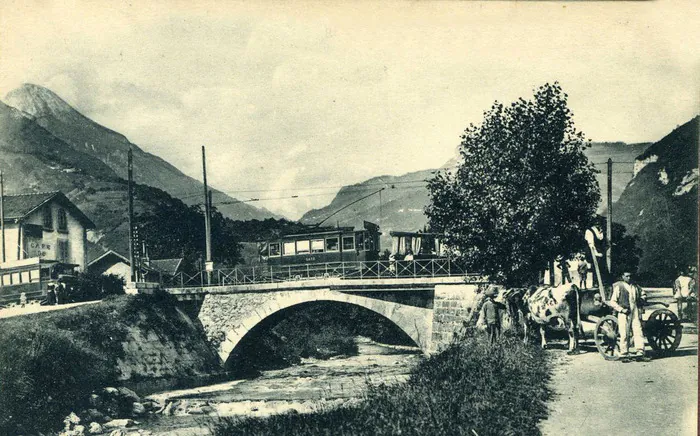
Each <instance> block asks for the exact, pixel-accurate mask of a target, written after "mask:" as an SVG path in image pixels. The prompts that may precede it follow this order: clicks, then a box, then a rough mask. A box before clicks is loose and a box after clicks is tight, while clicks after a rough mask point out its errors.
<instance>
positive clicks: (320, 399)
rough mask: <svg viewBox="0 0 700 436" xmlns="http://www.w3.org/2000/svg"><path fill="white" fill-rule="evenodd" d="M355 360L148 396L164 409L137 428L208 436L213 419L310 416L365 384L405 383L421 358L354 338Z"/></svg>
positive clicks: (354, 397)
mask: <svg viewBox="0 0 700 436" xmlns="http://www.w3.org/2000/svg"><path fill="white" fill-rule="evenodd" d="M357 344H358V348H359V354H358V355H357V356H339V357H336V358H332V359H329V360H316V359H307V360H304V361H302V363H301V364H300V365H297V366H293V367H289V368H285V369H279V370H270V371H264V372H263V373H262V375H261V376H260V377H257V378H254V379H245V380H235V381H229V382H225V383H218V384H213V385H208V386H201V387H198V388H192V389H185V390H178V391H168V392H162V393H158V394H153V395H151V396H149V398H153V399H156V400H157V401H158V402H159V403H160V404H162V405H164V406H165V408H164V409H163V410H162V411H161V412H160V413H158V414H156V415H152V416H151V417H149V419H148V420H146V421H145V422H142V424H141V425H139V428H140V429H145V430H150V431H152V432H153V433H154V434H156V435H169V436H184V435H207V434H210V430H209V426H210V425H211V423H212V422H213V420H215V419H216V417H217V416H270V415H273V414H278V413H285V412H291V411H296V412H299V413H309V412H313V411H317V410H324V409H327V408H333V407H338V406H341V405H344V404H348V403H350V402H353V401H359V399H360V398H361V397H362V396H363V395H364V393H365V391H366V389H367V387H368V385H369V384H371V385H379V384H387V385H392V384H396V383H401V382H404V381H406V380H407V379H408V374H409V373H410V371H411V369H412V368H413V367H414V366H415V365H416V364H417V363H418V362H419V361H420V360H421V359H422V355H421V354H420V350H418V349H417V348H413V347H400V346H390V345H383V344H377V343H374V342H372V341H370V340H369V339H367V338H357Z"/></svg>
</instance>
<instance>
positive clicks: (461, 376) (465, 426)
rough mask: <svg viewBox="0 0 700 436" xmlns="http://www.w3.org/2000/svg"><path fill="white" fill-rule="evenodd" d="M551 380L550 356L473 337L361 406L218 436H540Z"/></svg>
mask: <svg viewBox="0 0 700 436" xmlns="http://www.w3.org/2000/svg"><path fill="white" fill-rule="evenodd" d="M548 379H549V366H548V364H547V361H546V356H545V354H544V353H543V352H542V351H541V350H539V349H538V348H535V347H532V346H529V345H524V344H523V343H522V342H521V341H520V340H518V339H517V338H515V337H504V338H502V339H501V341H500V342H499V343H497V344H495V345H493V346H490V345H489V344H488V343H487V342H486V341H485V340H484V338H483V337H482V335H477V336H474V335H473V334H469V335H468V336H466V337H465V338H463V339H462V340H461V341H459V342H456V343H454V344H453V345H451V346H450V347H448V348H447V349H446V350H445V351H443V352H442V353H440V354H438V355H435V356H433V357H431V358H429V359H427V360H426V361H424V362H423V363H422V364H421V365H419V366H418V367H417V368H416V369H415V370H414V371H413V373H412V375H411V377H410V379H409V381H408V382H407V383H406V384H403V385H399V386H394V387H386V386H380V387H377V388H370V390H369V393H368V396H367V398H366V399H365V400H364V401H363V402H362V403H361V404H359V405H357V406H353V407H345V408H340V409H336V410H331V411H325V412H320V413H316V414H311V415H298V414H287V415H279V416H273V417H271V418H267V419H260V418H244V419H237V418H227V419H222V420H221V421H219V422H218V423H217V424H216V425H215V426H214V434H215V435H216V436H225V435H269V434H285V435H317V434H318V435H322V434H323V435H325V434H329V432H330V433H332V434H334V435H396V434H403V435H433V434H435V435H439V434H445V435H447V434H449V435H472V436H473V434H475V433H476V434H478V435H480V436H488V435H512V434H524V435H535V434H539V430H538V428H537V423H538V422H539V421H540V420H541V419H543V418H545V417H546V416H547V407H546V400H547V399H548V398H549V395H550V393H549V390H548V389H547V386H546V384H547V381H548ZM331 429H332V431H331ZM474 432H475V433H474Z"/></svg>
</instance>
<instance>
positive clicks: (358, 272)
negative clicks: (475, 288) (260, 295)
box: [161, 258, 478, 288]
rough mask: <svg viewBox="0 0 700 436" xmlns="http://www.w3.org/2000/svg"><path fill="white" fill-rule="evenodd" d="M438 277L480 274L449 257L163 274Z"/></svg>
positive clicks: (180, 280)
mask: <svg viewBox="0 0 700 436" xmlns="http://www.w3.org/2000/svg"><path fill="white" fill-rule="evenodd" d="M425 277H428V278H436V277H472V278H473V277H478V274H471V273H469V272H468V271H466V269H465V268H464V267H463V266H462V265H461V264H459V263H456V262H454V261H452V260H451V259H448V258H438V259H418V260H407V261H403V260H402V261H389V260H377V261H363V262H327V263H319V264H313V265H311V264H309V265H307V264H304V265H284V266H282V265H277V266H272V265H261V266H249V267H236V268H232V269H216V270H214V271H210V272H205V271H198V272H196V273H194V274H187V273H184V272H180V273H178V274H176V275H174V276H172V277H165V276H164V277H162V278H161V280H162V283H163V285H164V286H165V287H174V288H175V287H177V288H186V287H203V286H229V285H246V284H262V283H286V282H291V281H306V280H327V279H345V280H368V279H391V278H393V279H405V278H425Z"/></svg>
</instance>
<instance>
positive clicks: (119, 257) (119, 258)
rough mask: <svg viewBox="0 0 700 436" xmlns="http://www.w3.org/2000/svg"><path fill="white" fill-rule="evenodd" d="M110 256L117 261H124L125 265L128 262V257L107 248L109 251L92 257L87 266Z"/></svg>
mask: <svg viewBox="0 0 700 436" xmlns="http://www.w3.org/2000/svg"><path fill="white" fill-rule="evenodd" d="M110 257H112V258H114V260H116V261H117V262H124V263H125V264H127V265H129V264H130V263H129V259H128V258H126V257H124V256H122V255H121V254H119V253H117V252H116V251H114V250H109V251H107V252H105V253H103V254H102V255H100V256H99V257H97V258H96V259H93V260H91V261H90V262H88V267H90V266H92V265H94V264H96V263H98V262H102V261H103V260H106V259H108V258H110Z"/></svg>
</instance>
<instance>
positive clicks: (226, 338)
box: [200, 289, 433, 363]
mask: <svg viewBox="0 0 700 436" xmlns="http://www.w3.org/2000/svg"><path fill="white" fill-rule="evenodd" d="M263 296H264V297H265V298H263ZM322 301H331V302H338V303H345V304H351V305H356V306H360V307H363V308H365V309H368V310H370V311H372V312H375V313H377V314H379V315H381V316H383V317H385V318H387V319H389V320H390V321H392V322H393V323H394V324H395V325H396V326H397V327H398V328H399V329H401V330H402V331H403V332H404V333H406V334H407V335H408V336H409V337H410V338H411V339H412V340H413V341H414V342H415V343H416V344H417V345H418V346H419V347H420V348H421V349H422V350H423V351H424V352H428V350H429V347H430V337H431V332H432V322H433V311H432V309H427V308H421V307H415V306H408V305H405V304H400V303H395V302H390V301H384V300H379V299H374V298H369V297H365V296H359V295H354V294H352V293H342V292H338V291H332V290H330V289H315V290H309V291H303V292H299V291H296V292H276V293H268V294H237V295H230V294H229V295H216V294H210V295H207V296H206V297H205V300H204V302H203V305H202V310H200V320H201V321H202V325H203V326H204V328H205V331H206V332H207V336H208V337H209V338H210V341H212V343H213V344H214V345H216V346H217V348H218V349H217V352H218V354H219V357H220V359H221V361H222V362H224V363H225V362H226V361H227V360H228V357H229V355H230V354H231V352H232V351H233V350H234V348H236V346H237V345H238V344H239V343H240V342H241V340H243V338H244V337H245V336H246V335H247V334H248V333H249V332H250V331H251V330H252V329H253V328H255V327H256V326H257V325H258V324H260V323H262V322H264V320H266V319H268V318H269V317H271V316H273V315H275V314H276V313H278V312H280V311H282V310H285V309H289V308H292V307H294V306H298V305H302V304H306V303H312V302H322Z"/></svg>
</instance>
